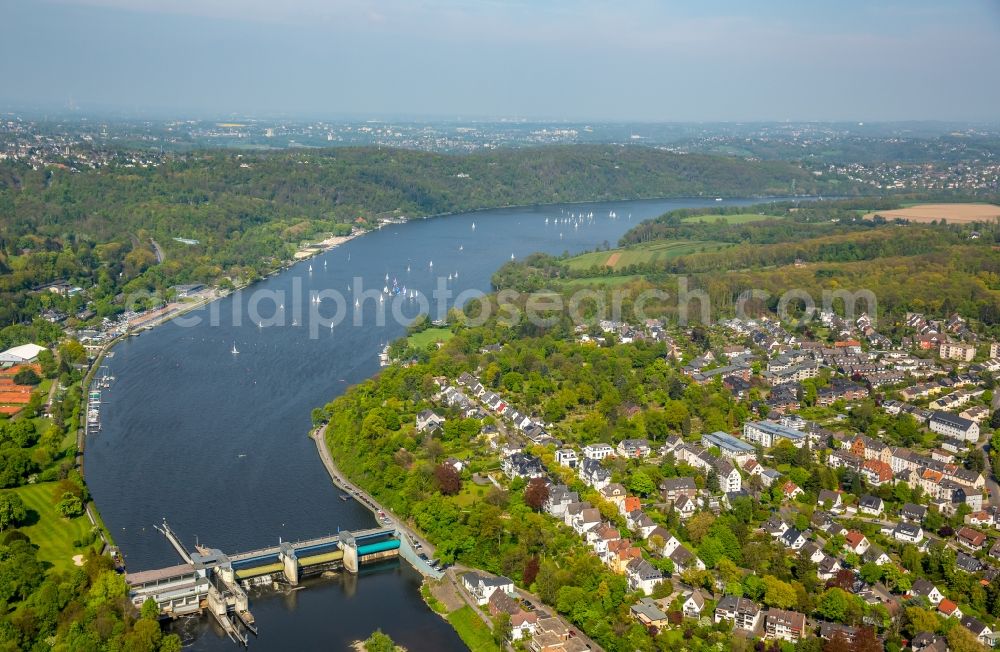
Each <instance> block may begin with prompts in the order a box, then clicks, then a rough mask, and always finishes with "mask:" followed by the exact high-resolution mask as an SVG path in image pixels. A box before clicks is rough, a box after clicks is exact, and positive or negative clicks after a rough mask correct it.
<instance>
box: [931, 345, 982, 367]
mask: <svg viewBox="0 0 1000 652" xmlns="http://www.w3.org/2000/svg"><path fill="white" fill-rule="evenodd" d="M938 353H939V355H940V356H941V359H943V360H959V361H962V362H972V359H973V358H975V357H976V347H975V345H973V344H966V343H965V342H949V341H944V342H941V348H940V349H938Z"/></svg>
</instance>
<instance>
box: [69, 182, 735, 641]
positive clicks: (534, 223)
mask: <svg viewBox="0 0 1000 652" xmlns="http://www.w3.org/2000/svg"><path fill="white" fill-rule="evenodd" d="M736 203H744V204H745V203H748V201H742V202H741V201H737V200H732V201H726V202H714V201H703V200H658V201H636V202H613V203H595V204H574V205H562V206H559V205H556V206H542V207H532V208H516V209H503V210H492V211H483V212H476V213H468V214H462V215H452V216H447V217H440V218H433V219H427V220H416V221H413V222H409V223H407V224H400V225H393V226H389V227H386V228H383V229H381V230H380V231H377V232H374V233H370V234H367V235H365V236H364V237H361V238H358V239H355V240H353V241H350V242H348V243H346V244H344V245H342V246H341V247H338V248H336V249H334V250H332V251H330V252H327V253H325V254H323V255H322V256H320V257H317V258H314V259H312V260H311V261H309V262H303V263H299V264H298V265H296V266H295V267H293V268H291V269H289V270H287V271H285V272H283V273H281V274H279V275H276V276H274V277H272V278H270V279H267V280H265V281H263V282H261V283H258V284H256V285H255V286H253V287H252V288H249V289H248V290H245V291H243V292H242V293H238V294H235V295H232V296H230V297H227V298H225V299H223V300H221V301H218V302H216V303H214V304H212V306H211V307H210V308H206V309H202V310H200V311H198V312H195V313H192V314H191V315H189V316H188V317H187V318H185V319H184V320H180V321H177V322H171V323H168V324H166V325H164V326H161V327H158V328H156V329H155V330H153V331H151V332H147V333H145V334H143V335H142V336H141V337H138V338H132V339H129V340H127V341H125V342H122V343H121V344H119V345H118V346H116V347H115V349H114V356H113V357H112V358H111V359H109V360H108V361H107V364H108V367H109V373H111V374H113V375H114V376H116V378H117V380H116V382H115V384H114V385H113V386H112V388H111V390H108V391H106V392H105V396H104V401H105V405H104V407H103V409H102V412H101V417H102V422H103V430H102V431H101V432H100V433H97V434H94V435H91V436H90V439H89V441H88V442H87V447H86V471H87V482H88V484H89V486H90V489H91V491H92V493H93V496H94V498H95V500H96V503H97V507H98V509H99V510H100V512H101V514H102V516H103V518H104V521H105V523H106V524H107V526H108V529H109V530H110V531H111V532H112V534H113V535H114V537H115V539H116V542H117V543H118V544H119V546H120V547H121V549H122V551H123V553H124V555H125V559H126V564H127V566H128V569H129V570H130V571H138V570H143V569H148V568H155V567H160V566H167V565H173V564H176V563H178V561H179V560H178V558H177V555H176V553H175V552H174V551H173V549H172V548H171V547H170V546H169V545H168V544H167V542H166V541H165V539H164V538H163V536H162V535H160V534H159V533H158V532H157V531H155V530H154V529H153V527H152V526H153V525H155V524H157V523H159V522H160V521H161V520H162V519H164V518H165V519H167V521H168V522H169V523H170V525H171V527H172V528H173V529H174V530H175V531H176V532H177V533H178V534H179V535H180V537H181V538H182V540H183V541H184V542H185V543H186V544H188V545H189V547H190V545H192V544H194V543H195V542H196V541H198V542H200V543H202V544H204V545H208V546H211V547H216V548H220V549H222V550H223V551H226V552H230V553H234V552H239V551H242V550H249V549H252V548H256V547H260V546H264V545H271V544H274V543H276V542H277V541H278V539H279V538H281V539H284V540H295V539H300V538H306V537H311V536H317V535H322V534H326V533H329V532H336V531H337V530H338V529H360V528H367V527H372V526H374V525H375V521H374V519H373V517H372V516H371V514H370V513H369V512H368V511H367V510H365V509H363V508H362V507H360V506H359V505H358V504H357V503H355V502H354V501H350V502H343V501H341V500H340V499H339V497H338V496H339V493H340V492H339V491H337V490H336V488H335V487H334V486H333V485H332V483H331V481H330V478H329V476H328V475H327V473H326V470H325V469H324V468H323V465H322V463H321V462H320V460H319V457H318V456H317V454H316V449H315V446H314V444H313V442H312V440H311V439H310V438H309V437H308V432H309V429H310V411H311V410H312V409H313V408H315V407H317V406H321V405H323V404H325V403H326V402H327V401H329V400H330V399H331V398H333V397H335V396H337V395H339V394H340V393H342V392H343V391H344V390H345V389H346V388H347V387H348V386H350V385H351V384H354V383H357V382H359V381H362V380H364V379H366V378H368V377H370V376H372V375H373V374H375V373H376V372H377V371H378V368H379V367H378V353H379V352H380V349H381V347H382V346H383V345H384V344H385V343H386V342H388V341H391V340H392V339H395V338H397V337H399V336H401V335H402V334H404V332H405V326H404V324H401V323H396V322H395V321H394V320H393V319H391V318H390V319H388V320H387V321H386V324H385V325H384V326H377V325H375V324H374V313H375V311H376V309H377V308H378V305H379V304H378V299H372V300H368V301H367V302H366V303H364V304H363V305H362V308H361V312H362V313H363V314H364V319H363V325H362V326H354V325H352V324H351V320H350V319H348V320H347V321H345V322H344V323H342V324H339V325H337V326H335V327H334V328H333V329H330V328H329V326H328V325H324V326H323V327H322V328H316V329H310V327H309V326H310V324H311V323H314V322H315V321H316V320H315V319H313V320H310V319H309V317H308V312H309V311H310V309H311V308H314V307H316V306H315V304H312V303H311V302H310V300H309V298H308V297H309V292H311V291H321V290H327V289H333V290H336V291H338V292H340V293H342V294H344V296H345V297H346V308H347V312H349V313H351V315H352V316H353V312H354V305H353V302H354V296H355V295H354V292H356V291H357V288H352V292H348V291H347V290H348V286H349V285H352V284H353V283H355V279H356V278H360V279H361V281H362V282H363V287H364V288H373V289H376V290H381V289H382V288H383V286H384V285H386V284H387V282H386V280H385V279H386V275H388V277H389V279H390V280H389V281H388V284H389V285H391V284H392V280H393V279H395V280H396V281H397V283H398V284H399V285H400V286H403V285H405V286H406V287H407V290H408V291H410V290H417V291H419V292H421V293H423V294H424V295H429V294H430V293H431V292H432V290H433V289H434V288H435V287H436V283H437V279H438V278H439V277H447V276H448V275H449V274H451V275H452V276H453V279H452V280H451V281H450V282H448V283H447V286H448V287H449V289H451V290H453V291H455V292H456V293H457V292H461V291H463V290H468V289H480V290H483V291H488V290H489V284H490V276H491V274H492V273H493V272H494V271H496V269H497V268H498V267H500V265H502V264H503V263H504V262H506V261H507V260H510V258H511V255H512V254H513V255H515V256H516V257H522V256H525V255H527V254H529V253H532V252H536V251H544V252H549V253H562V252H563V251H569V252H579V251H583V250H587V249H592V248H594V247H596V246H599V245H601V244H602V243H604V242H609V243H611V244H612V245H613V244H614V243H616V242H617V241H618V238H619V237H620V236H621V235H622V234H623V233H624V232H625V231H626V230H628V229H629V228H630V227H632V226H634V225H635V224H637V223H638V222H639V221H640V220H643V219H647V218H650V217H654V216H656V215H659V214H661V213H663V212H665V211H668V210H671V209H674V208H682V207H693V206H706V205H712V206H719V205H727V204H736ZM610 211H614V212H615V213H616V214H617V218H616V219H612V218H610V217H609V212H610ZM581 212H583V213H590V212H593V214H594V219H593V220H592V221H589V220H587V221H584V222H583V223H582V224H580V225H579V226H578V227H574V225H573V224H571V223H566V222H562V221H561V220H563V219H565V218H567V217H569V215H570V214H571V213H576V214H579V213H581ZM546 219H548V221H546ZM431 262H433V266H431ZM310 265H311V266H312V271H311V272H310V271H309V266H310ZM408 268H409V271H407V269H408ZM456 273H457V277H456V276H455V275H456ZM262 292H271V293H275V296H279V299H277V300H276V301H275V303H284V304H285V306H284V312H285V314H284V317H285V320H286V325H284V326H268V327H264V328H261V327H259V326H258V323H257V320H252V319H250V318H248V317H247V316H246V315H247V313H248V308H249V307H250V304H256V301H257V299H255V298H254V296H257V297H260V296H261V294H260V293H262ZM278 293H284V295H283V296H280V295H279V294H278ZM297 293H300V294H301V296H303V297H306V298H305V299H303V300H302V302H301V303H302V314H300V315H296V314H295V309H296V304H295V299H294V295H295V294H297ZM415 304H416V301H407V302H404V307H405V306H409V309H410V310H412V309H413V306H414V305H415ZM259 306H260V308H259V309H260V312H261V314H262V315H263V316H264V317H268V316H269V315H270V314H271V313H272V312H273V311H274V304H272V303H271V302H269V301H262V302H260V304H259ZM319 306H320V308H321V309H323V312H324V314H327V315H332V314H333V312H334V303H333V302H332V301H323V302H322V303H321V304H319ZM234 309H235V310H236V312H238V313H240V314H241V317H240V318H239V319H236V320H234V318H233V315H234ZM213 312H217V314H218V315H219V318H218V320H217V321H218V323H217V325H216V324H213V321H214V320H213V319H211V314H212V313H213ZM196 318H200V319H198V321H200V323H199V324H196V325H190V324H188V325H184V324H182V322H189V321H194V320H196ZM293 320H294V321H295V322H296V325H292V323H293ZM234 322H235V323H234ZM311 330H312V331H316V332H315V333H311ZM234 346H235V347H236V348H237V349H238V351H239V353H238V354H233V353H232V349H233V347H234ZM419 585H420V577H419V575H418V574H417V573H416V572H415V571H414V570H413V569H412V568H410V567H409V565H407V564H406V563H405V562H400V563H392V564H389V565H387V566H384V567H379V568H375V569H370V570H366V571H364V572H362V573H361V574H360V575H359V576H357V577H352V576H349V575H348V574H343V575H342V576H340V577H337V578H333V579H323V580H320V579H318V580H313V581H309V582H307V583H306V584H305V587H306V588H305V589H303V590H298V591H295V592H293V593H290V594H287V595H285V594H270V595H260V596H255V597H254V598H253V603H252V610H253V613H254V615H255V616H256V619H257V624H258V626H259V629H260V636H259V638H257V639H253V640H251V646H252V647H253V649H255V650H320V649H322V650H336V649H345V648H346V647H347V644H348V643H349V642H350V641H352V640H356V639H359V638H365V637H367V635H368V634H370V633H371V632H372V631H373V630H375V629H376V628H381V629H382V630H383V631H385V632H386V633H388V634H390V635H391V636H392V637H393V638H394V639H396V641H397V642H398V643H400V644H402V645H404V646H405V647H407V648H408V649H409V650H413V651H418V650H442V651H447V650H463V649H465V646H464V645H463V644H462V642H461V640H460V639H459V638H458V637H457V635H456V634H455V633H454V631H453V630H452V629H451V628H450V627H449V626H448V625H447V623H445V622H444V621H443V620H442V619H441V618H440V617H439V616H437V615H436V614H434V613H433V612H431V610H430V609H428V608H427V607H426V606H425V605H424V603H423V602H422V600H421V598H420V595H419V592H418V589H419ZM186 629H187V630H188V631H187V633H188V634H189V635H190V636H189V638H190V639H192V644H193V649H197V650H227V651H231V650H232V649H233V643H231V642H230V641H229V640H228V639H227V638H225V637H224V636H223V635H221V633H220V632H218V631H215V629H214V628H213V627H212V626H211V625H210V624H208V621H207V620H201V621H197V622H191V623H188V625H187V626H186Z"/></svg>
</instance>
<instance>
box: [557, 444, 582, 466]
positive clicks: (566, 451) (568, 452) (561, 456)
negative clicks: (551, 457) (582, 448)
mask: <svg viewBox="0 0 1000 652" xmlns="http://www.w3.org/2000/svg"><path fill="white" fill-rule="evenodd" d="M577 461H578V458H577V456H576V451H575V450H573V449H572V448H560V449H559V450H557V451H556V463H557V464H559V466H568V467H569V468H571V469H573V468H576V463H577Z"/></svg>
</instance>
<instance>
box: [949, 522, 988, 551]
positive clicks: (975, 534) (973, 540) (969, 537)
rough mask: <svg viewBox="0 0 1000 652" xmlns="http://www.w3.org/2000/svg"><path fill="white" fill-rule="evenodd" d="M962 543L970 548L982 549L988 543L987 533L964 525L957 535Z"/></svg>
mask: <svg viewBox="0 0 1000 652" xmlns="http://www.w3.org/2000/svg"><path fill="white" fill-rule="evenodd" d="M955 538H956V539H957V540H958V542H959V543H960V544H962V545H963V546H965V547H966V548H968V549H970V550H982V549H983V547H984V546H985V545H986V535H985V534H983V533H982V532H979V531H977V530H973V529H972V528H971V527H963V528H962V529H960V530H959V531H958V533H957V534H956V535H955Z"/></svg>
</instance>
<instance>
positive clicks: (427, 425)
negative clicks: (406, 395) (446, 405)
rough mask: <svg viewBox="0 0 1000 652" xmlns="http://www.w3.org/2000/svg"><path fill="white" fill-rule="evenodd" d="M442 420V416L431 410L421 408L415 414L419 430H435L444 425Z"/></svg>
mask: <svg viewBox="0 0 1000 652" xmlns="http://www.w3.org/2000/svg"><path fill="white" fill-rule="evenodd" d="M444 422H445V419H444V417H442V416H439V415H437V414H435V413H434V412H432V411H431V410H423V411H422V412H420V414H418V415H417V430H419V431H420V432H430V431H433V430H437V429H438V428H440V427H441V426H443V425H444Z"/></svg>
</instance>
